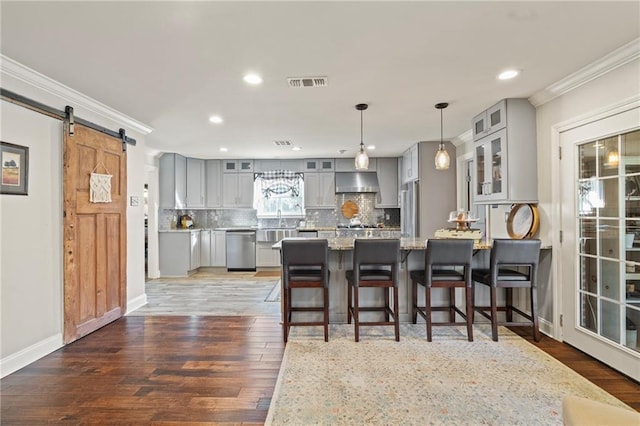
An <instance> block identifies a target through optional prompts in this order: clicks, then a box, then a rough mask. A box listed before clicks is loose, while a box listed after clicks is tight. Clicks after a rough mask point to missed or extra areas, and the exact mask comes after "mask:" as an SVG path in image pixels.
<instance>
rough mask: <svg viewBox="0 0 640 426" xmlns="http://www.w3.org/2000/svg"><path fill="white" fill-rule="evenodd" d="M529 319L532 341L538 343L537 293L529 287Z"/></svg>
mask: <svg viewBox="0 0 640 426" xmlns="http://www.w3.org/2000/svg"><path fill="white" fill-rule="evenodd" d="M531 319H532V320H533V340H534V341H536V342H539V341H540V328H539V325H538V291H537V289H536V288H535V287H533V286H531Z"/></svg>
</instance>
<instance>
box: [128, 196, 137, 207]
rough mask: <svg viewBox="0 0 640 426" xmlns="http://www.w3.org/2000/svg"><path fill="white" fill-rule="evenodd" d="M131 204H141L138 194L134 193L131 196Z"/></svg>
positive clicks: (135, 205) (134, 205)
mask: <svg viewBox="0 0 640 426" xmlns="http://www.w3.org/2000/svg"><path fill="white" fill-rule="evenodd" d="M129 205H130V206H132V207H137V206H139V205H140V197H138V196H137V195H132V196H131V197H130V198H129Z"/></svg>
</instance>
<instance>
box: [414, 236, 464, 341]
mask: <svg viewBox="0 0 640 426" xmlns="http://www.w3.org/2000/svg"><path fill="white" fill-rule="evenodd" d="M472 257H473V240H463V239H442V240H427V250H426V251H425V260H424V270H422V271H411V283H412V290H413V293H412V306H413V307H412V310H411V318H412V321H413V323H414V324H415V323H416V322H417V317H418V315H417V314H420V316H421V317H422V318H424V319H425V321H426V327H427V341H428V342H431V338H432V334H431V327H432V326H435V325H438V326H443V325H460V324H466V325H467V339H468V340H469V341H470V342H473V285H472V281H471V258H472ZM418 285H421V286H424V301H425V304H424V307H422V306H418ZM432 288H448V289H449V302H448V306H431V289H432ZM456 288H464V289H465V290H464V291H465V300H466V313H464V312H462V310H461V309H460V308H458V307H457V306H456ZM434 311H444V312H449V321H448V322H433V321H432V319H431V313H432V312H434ZM456 313H457V314H458V315H460V316H461V317H462V318H463V319H464V320H465V322H456Z"/></svg>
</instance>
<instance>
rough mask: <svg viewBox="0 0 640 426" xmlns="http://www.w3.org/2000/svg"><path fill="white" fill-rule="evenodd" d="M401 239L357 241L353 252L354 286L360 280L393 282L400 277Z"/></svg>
mask: <svg viewBox="0 0 640 426" xmlns="http://www.w3.org/2000/svg"><path fill="white" fill-rule="evenodd" d="M399 269H400V240H399V239H377V238H375V239H356V240H355V242H354V251H353V284H354V285H355V286H358V282H359V281H360V280H391V281H393V282H394V285H395V286H396V287H397V286H398V282H399V277H400V271H399Z"/></svg>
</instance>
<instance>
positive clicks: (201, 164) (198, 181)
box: [186, 158, 206, 208]
mask: <svg viewBox="0 0 640 426" xmlns="http://www.w3.org/2000/svg"><path fill="white" fill-rule="evenodd" d="M205 182H206V180H205V161H204V160H200V159H198V158H187V203H186V204H187V205H186V206H187V208H202V207H204V206H205V200H204V198H205Z"/></svg>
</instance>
